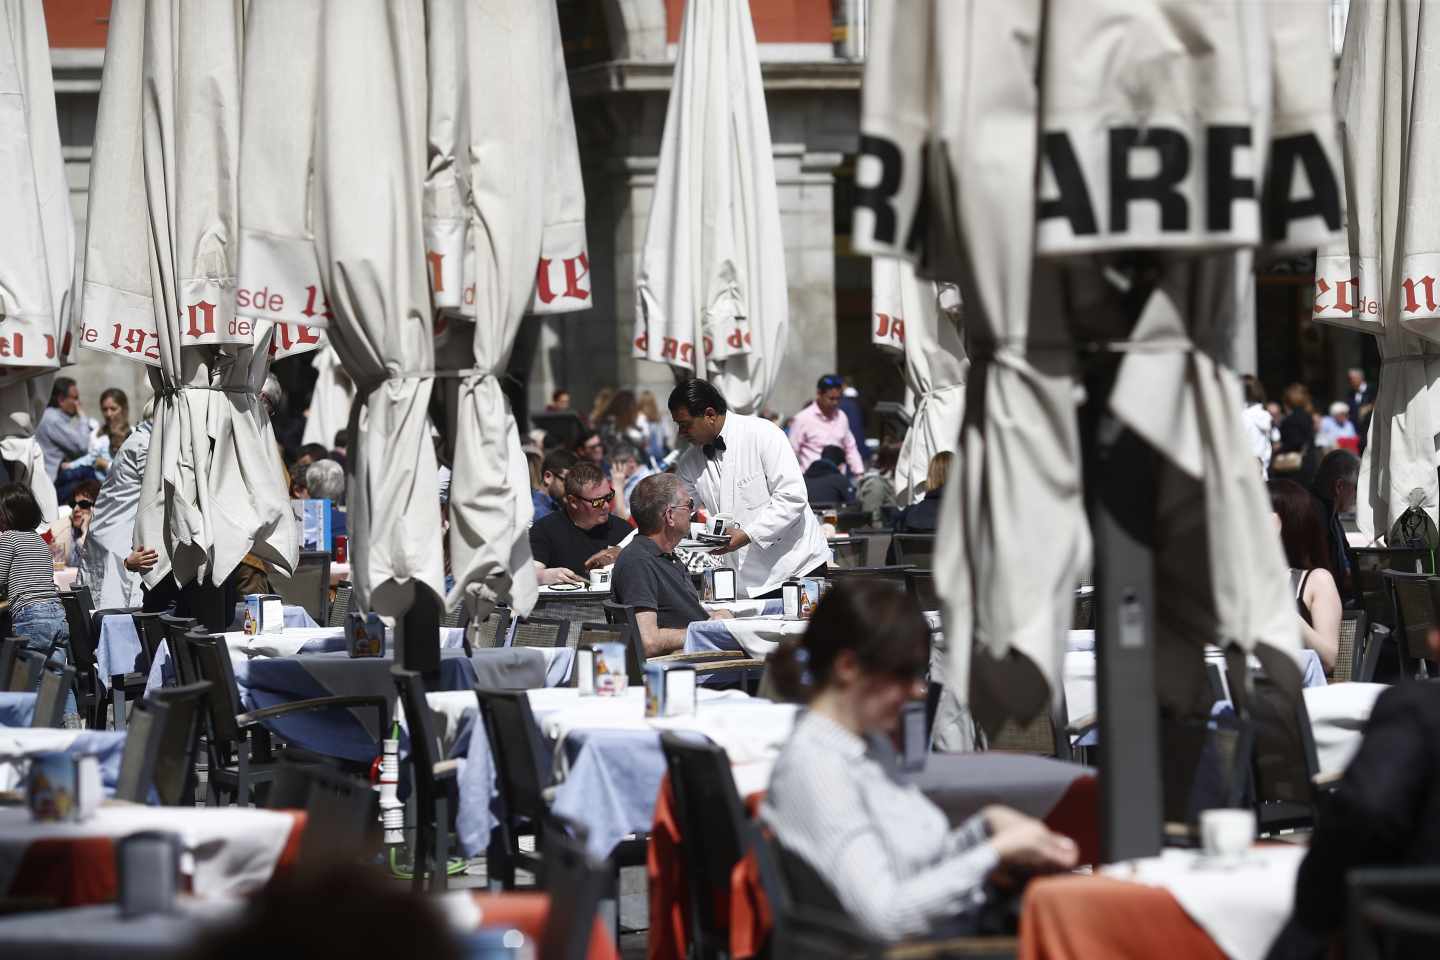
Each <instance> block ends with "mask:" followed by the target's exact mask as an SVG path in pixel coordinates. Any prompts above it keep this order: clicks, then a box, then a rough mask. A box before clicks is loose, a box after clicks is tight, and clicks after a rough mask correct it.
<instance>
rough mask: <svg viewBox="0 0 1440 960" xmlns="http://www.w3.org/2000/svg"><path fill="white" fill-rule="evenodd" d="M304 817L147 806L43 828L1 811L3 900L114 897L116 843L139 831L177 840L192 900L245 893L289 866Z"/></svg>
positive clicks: (113, 806)
mask: <svg viewBox="0 0 1440 960" xmlns="http://www.w3.org/2000/svg"><path fill="white" fill-rule="evenodd" d="M304 829H305V814H304V813H301V812H297V811H290V810H251V809H248V808H242V807H147V806H140V805H137V804H128V803H116V802H113V801H112V802H110V803H107V804H105V805H103V806H101V808H100V809H99V810H98V811H97V812H96V814H95V816H93V817H91V818H90V819H89V820H86V821H84V822H83V823H41V822H37V821H35V820H32V819H31V818H30V811H29V810H27V809H25V808H23V807H0V895H5V896H10V897H42V898H46V899H50V900H54V901H55V902H57V903H58V904H59V905H61V906H82V905H84V904H94V903H108V902H110V901H112V900H114V899H115V892H116V889H117V887H116V879H115V850H114V841H115V840H118V839H120V838H121V837H126V836H129V835H130V834H132V833H137V832H139V831H141V830H164V831H168V832H171V833H174V834H177V835H178V836H179V837H180V842H181V845H182V847H183V849H184V850H185V851H186V855H185V856H184V857H182V859H181V870H182V872H184V873H185V874H186V875H187V876H188V877H189V878H190V886H191V891H192V892H193V893H194V894H195V895H196V896H197V897H224V896H229V895H233V894H239V893H244V892H247V891H249V890H253V889H255V888H256V887H258V886H260V885H262V884H264V883H265V882H267V881H268V880H269V879H270V878H271V876H272V875H274V874H275V872H276V871H277V869H280V868H283V867H286V866H288V865H289V864H290V863H293V862H294V859H295V856H296V854H297V853H298V851H299V846H300V835H301V833H302V832H303V831H304Z"/></svg>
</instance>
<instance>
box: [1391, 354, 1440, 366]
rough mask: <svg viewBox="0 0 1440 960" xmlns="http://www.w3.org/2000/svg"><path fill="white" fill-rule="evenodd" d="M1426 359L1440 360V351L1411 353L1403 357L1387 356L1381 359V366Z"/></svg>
mask: <svg viewBox="0 0 1440 960" xmlns="http://www.w3.org/2000/svg"><path fill="white" fill-rule="evenodd" d="M1426 360H1440V353H1410V354H1406V355H1405V356H1403V357H1386V358H1385V359H1384V360H1381V361H1380V366H1382V367H1388V366H1390V365H1391V364H1395V363H1424V362H1425V361H1426Z"/></svg>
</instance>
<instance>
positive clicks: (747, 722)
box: [456, 687, 796, 857]
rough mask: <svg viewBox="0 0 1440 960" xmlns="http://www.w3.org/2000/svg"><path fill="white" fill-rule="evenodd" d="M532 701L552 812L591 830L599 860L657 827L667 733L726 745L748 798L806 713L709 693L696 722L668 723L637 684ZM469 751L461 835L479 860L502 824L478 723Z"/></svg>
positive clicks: (732, 693) (534, 696)
mask: <svg viewBox="0 0 1440 960" xmlns="http://www.w3.org/2000/svg"><path fill="white" fill-rule="evenodd" d="M528 696H529V700H530V709H531V712H532V713H533V714H534V716H535V721H536V723H537V724H538V725H539V727H540V732H541V734H542V735H543V736H544V739H545V742H546V746H547V747H548V749H549V751H550V756H549V759H550V762H551V763H552V765H553V769H554V771H555V780H556V785H555V796H554V800H553V802H552V803H551V807H552V809H553V810H554V811H555V813H557V814H559V815H561V816H564V817H569V818H572V819H574V820H576V821H578V822H579V823H581V824H583V825H584V826H585V827H586V829H587V831H588V842H587V846H588V848H589V850H590V852H591V854H592V855H594V856H597V857H604V856H607V855H609V853H610V851H611V850H612V849H614V847H615V845H616V844H617V843H619V842H620V840H622V839H623V838H624V837H626V836H628V835H630V834H632V833H643V832H645V831H647V830H649V829H650V824H651V822H652V821H653V820H654V809H655V797H656V794H657V791H658V790H659V786H660V780H661V777H662V776H664V773H665V758H664V755H663V754H662V753H661V751H660V732H661V731H662V730H673V731H689V732H692V733H697V734H703V735H705V736H707V737H709V738H710V739H711V740H714V741H715V742H716V743H718V744H719V745H720V746H722V747H724V748H725V749H726V751H727V752H728V753H729V754H730V757H731V760H732V762H733V764H734V771H735V775H736V786H737V788H738V789H740V791H741V793H742V795H743V794H747V793H752V792H754V791H755V790H758V789H761V788H763V787H764V786H765V784H767V783H768V782H769V780H770V768H771V766H772V765H773V764H774V761H775V757H776V755H778V753H779V751H780V747H781V746H783V745H784V743H785V741H786V740H787V739H788V738H789V736H790V728H791V727H792V726H793V725H794V720H795V712H796V707H795V706H794V705H793V704H780V703H771V702H770V701H768V700H760V699H757V698H754V697H750V696H748V695H746V694H745V693H743V692H741V691H738V690H725V691H714V690H700V691H699V710H698V712H697V714H696V715H695V716H693V717H671V718H666V719H647V718H646V717H645V716H644V690H643V689H641V688H637V687H631V688H629V689H627V690H626V691H625V694H624V695H623V696H620V697H581V696H579V692H578V691H576V690H574V689H569V688H567V689H552V690H530V691H528ZM457 749H458V746H457ZM464 750H465V756H466V763H465V766H464V768H463V769H462V770H461V772H460V809H459V811H458V813H457V816H456V830H457V833H458V834H459V837H460V844H461V846H462V847H463V848H464V849H465V851H466V853H467V854H469V855H471V856H474V855H476V854H478V853H480V852H482V851H483V850H484V849H485V847H486V844H487V843H488V842H489V839H490V831H491V829H492V828H493V827H494V825H495V819H494V816H493V815H492V812H491V802H492V800H493V798H494V797H495V795H496V793H495V771H494V765H493V762H492V759H491V756H490V744H489V741H488V739H487V738H486V736H485V732H484V729H483V727H482V725H480V724H478V723H477V724H474V726H473V729H472V731H471V733H470V737H469V742H468V744H466V745H465V746H464Z"/></svg>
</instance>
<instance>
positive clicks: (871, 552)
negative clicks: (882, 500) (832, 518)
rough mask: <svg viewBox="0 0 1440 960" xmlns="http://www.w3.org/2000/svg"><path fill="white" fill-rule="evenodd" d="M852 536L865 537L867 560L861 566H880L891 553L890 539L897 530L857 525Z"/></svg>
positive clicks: (851, 532) (851, 533)
mask: <svg viewBox="0 0 1440 960" xmlns="http://www.w3.org/2000/svg"><path fill="white" fill-rule="evenodd" d="M850 536H851V538H852V539H853V538H854V537H856V536H861V537H864V538H865V560H864V562H863V563H861V564H860V566H862V567H878V566H881V565H883V564H884V563H885V558H886V557H888V556H889V555H890V541H891V539H893V538H894V536H895V531H894V530H892V529H890V528H889V527H856V528H855V529H854V530H851V531H850ZM831 572H832V573H833V572H834V571H833V570H832V571H831Z"/></svg>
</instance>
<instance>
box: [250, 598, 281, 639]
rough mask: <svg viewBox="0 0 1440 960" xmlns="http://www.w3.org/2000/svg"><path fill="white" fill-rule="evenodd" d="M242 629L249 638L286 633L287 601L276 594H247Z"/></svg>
mask: <svg viewBox="0 0 1440 960" xmlns="http://www.w3.org/2000/svg"><path fill="white" fill-rule="evenodd" d="M240 629H241V630H243V631H244V632H245V633H246V634H247V635H248V636H252V637H253V636H258V635H260V634H262V633H283V632H284V631H285V601H284V600H282V599H281V598H280V595H279V594H276V593H247V594H246V595H245V612H244V614H242V615H241V619H240Z"/></svg>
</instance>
